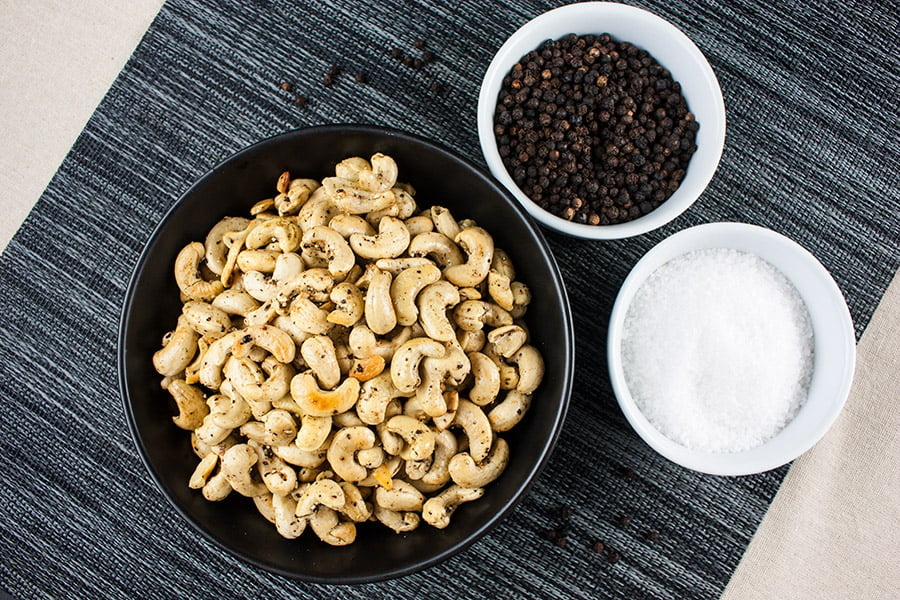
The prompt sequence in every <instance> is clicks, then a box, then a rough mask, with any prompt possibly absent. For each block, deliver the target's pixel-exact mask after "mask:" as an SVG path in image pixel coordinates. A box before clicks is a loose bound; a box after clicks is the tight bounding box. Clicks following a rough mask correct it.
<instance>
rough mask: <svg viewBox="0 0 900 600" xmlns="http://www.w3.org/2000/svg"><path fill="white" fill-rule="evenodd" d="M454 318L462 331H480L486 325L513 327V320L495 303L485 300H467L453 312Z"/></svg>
mask: <svg viewBox="0 0 900 600" xmlns="http://www.w3.org/2000/svg"><path fill="white" fill-rule="evenodd" d="M453 318H454V320H455V321H456V324H457V325H459V326H460V328H461V329H464V330H466V331H480V330H481V329H482V328H483V327H484V326H485V325H489V326H491V327H503V326H505V325H512V324H513V318H512V315H510V314H509V312H507V311H505V310H503V309H502V308H500V307H499V306H497V305H496V304H494V303H493V302H485V301H484V300H466V301H464V302H461V303H460V304H459V306H457V307H456V309H455V310H454V311H453Z"/></svg>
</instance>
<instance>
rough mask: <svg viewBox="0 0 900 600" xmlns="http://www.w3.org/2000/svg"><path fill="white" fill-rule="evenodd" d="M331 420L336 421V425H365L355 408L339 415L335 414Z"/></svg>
mask: <svg viewBox="0 0 900 600" xmlns="http://www.w3.org/2000/svg"><path fill="white" fill-rule="evenodd" d="M331 420H332V421H333V422H334V426H335V427H358V426H360V425H365V423H363V422H362V420H361V419H360V418H359V417H357V416H356V411H354V410H348V411H346V412H342V413H341V414H339V415H334V416H333V417H332V418H331Z"/></svg>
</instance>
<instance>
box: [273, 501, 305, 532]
mask: <svg viewBox="0 0 900 600" xmlns="http://www.w3.org/2000/svg"><path fill="white" fill-rule="evenodd" d="M272 508H273V518H274V521H275V528H276V529H277V530H278V533H280V534H281V535H282V536H283V537H286V538H287V539H289V540H293V539H296V538H298V537H300V536H301V535H302V534H303V532H304V531H306V524H307V522H308V521H309V519H306V518H300V517H297V514H296V512H297V501H296V500H294V498H293V497H292V496H290V495H284V496H279V495H274V496H272Z"/></svg>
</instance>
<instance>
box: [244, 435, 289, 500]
mask: <svg viewBox="0 0 900 600" xmlns="http://www.w3.org/2000/svg"><path fill="white" fill-rule="evenodd" d="M247 445H248V446H250V447H251V448H253V449H254V450H255V451H256V457H257V463H256V464H257V466H258V467H259V474H260V475H261V476H262V480H263V483H264V484H265V486H266V487H267V488H268V489H269V491H270V492H272V493H273V494H275V495H276V496H286V495H288V494H290V493H291V492H292V491H293V490H294V488H296V487H297V472H296V471H294V469H292V468H291V467H289V466H288V465H287V464H285V462H284V461H283V460H281V459H280V458H278V456H276V455H275V453H274V452H272V449H271V448H270V447H269V446H263V445H260V444H258V443H255V442H252V441H251V442H249V443H248V444H247Z"/></svg>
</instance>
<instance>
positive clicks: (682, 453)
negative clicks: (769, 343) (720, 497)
mask: <svg viewBox="0 0 900 600" xmlns="http://www.w3.org/2000/svg"><path fill="white" fill-rule="evenodd" d="M713 240H716V242H715V243H712V242H713ZM721 240H724V242H721ZM748 240H749V241H750V243H751V244H752V243H753V242H754V240H755V241H756V242H759V243H760V244H764V245H765V247H766V248H772V250H771V252H784V253H785V256H787V257H788V258H789V259H790V260H791V261H795V266H794V267H793V268H794V269H803V270H805V271H806V272H807V273H808V274H809V276H810V277H811V278H813V280H814V282H815V284H816V286H817V289H816V295H815V296H810V295H809V286H810V285H812V284H807V285H804V286H803V287H802V289H801V285H798V282H797V281H796V280H795V279H793V278H791V277H790V276H788V275H787V274H785V276H786V277H788V279H789V280H790V281H791V283H792V285H794V287H795V288H796V289H797V291H798V292H799V293H800V294H801V297H803V300H804V302H805V303H807V309H808V310H809V311H810V317H811V318H813V331H814V336H815V337H816V338H818V336H819V333H821V328H819V329H817V320H816V318H815V314H814V309H815V310H817V311H818V313H819V314H821V313H827V314H828V318H829V319H831V321H832V325H833V327H832V328H831V331H832V332H833V335H831V337H832V338H837V340H838V341H839V342H840V343H839V344H831V345H829V347H828V348H827V351H828V352H829V353H831V354H830V356H829V358H830V359H831V362H832V363H834V365H835V366H836V367H837V368H834V369H830V371H832V372H831V373H830V374H831V376H832V379H833V380H835V381H836V382H837V385H834V386H833V387H830V388H827V389H826V391H825V392H823V393H822V394H819V395H818V396H814V395H813V391H814V387H813V386H814V385H816V384H817V377H818V378H819V381H820V380H821V378H822V377H826V376H828V374H822V371H824V369H821V368H819V369H814V373H813V381H812V382H811V384H810V396H809V399H808V400H807V402H806V403H805V404H804V405H803V406H802V407H801V409H800V411H799V412H798V413H797V415H796V416H795V417H794V419H793V420H792V421H791V422H790V423H788V425H787V426H786V427H785V428H784V429H783V430H781V431H780V432H779V433H778V434H776V435H775V437H773V438H772V439H770V440H769V441H767V442H766V443H764V444H763V445H762V446H758V447H756V448H752V449H750V450H746V451H743V452H735V453H709V452H702V451H698V450H692V449H689V448H686V447H684V446H682V445H680V444H678V443H677V442H674V441H672V440H671V439H669V438H667V437H665V436H664V435H663V434H662V433H661V432H660V431H659V430H657V429H656V428H655V427H654V426H653V425H652V424H651V423H650V422H649V421H648V420H647V418H646V417H645V416H644V415H643V414H642V413H641V411H640V409H639V408H638V407H637V404H636V403H635V401H634V399H633V398H632V396H631V393H630V392H629V390H628V387H627V385H626V383H625V375H624V369H623V365H622V360H621V354H620V348H621V341H622V329H623V326H624V321H625V315H626V314H627V312H628V307H629V305H630V302H631V299H632V298H633V297H634V293H635V292H636V291H637V290H638V288H640V286H641V285H642V284H643V283H644V281H645V280H646V279H647V277H648V276H649V275H650V274H651V273H652V272H653V271H655V270H656V269H657V268H658V266H660V265H662V264H665V263H666V262H668V261H669V260H672V259H673V258H676V257H678V256H682V255H683V254H684V253H686V252H690V251H691V250H694V249H699V248H723V247H724V248H736V249H738V250H743V251H746V252H751V253H754V254H757V253H756V252H754V251H752V250H747V249H746V247H745V246H744V244H745V243H746V242H747V241H748ZM757 256H759V254H757ZM761 258H763V259H764V260H768V261H769V262H770V264H772V265H773V266H774V267H775V268H777V269H779V270H780V271H782V273H784V271H783V270H782V265H779V264H778V261H772V260H769V258H767V257H761ZM788 258H786V259H785V263H786V262H787V261H788ZM804 292H806V293H804ZM811 300H812V305H813V306H811ZM819 342H820V340H819V339H816V340H815V341H814V344H815V353H816V356H815V358H814V361H815V364H818V362H819V361H820V360H824V357H820V356H819V354H820V352H821V351H822V348H821V347H820V343H819ZM606 352H607V367H608V369H609V377H610V383H611V385H612V388H613V392H614V394H615V396H616V400H617V402H618V404H619V407H620V408H621V409H622V412H623V413H624V415H625V418H626V419H627V420H628V422H629V424H630V425H631V426H632V428H634V430H635V431H636V432H637V433H638V435H639V436H640V437H641V438H642V439H643V440H644V442H646V443H647V444H648V445H649V446H650V447H651V448H653V449H654V450H656V451H657V452H658V453H659V454H661V455H662V456H664V457H665V458H667V459H669V460H671V461H672V462H675V463H677V464H679V465H681V466H683V467H687V468H689V469H693V470H695V471H700V472H702V473H709V474H712V475H751V474H754V473H761V472H764V471H769V470H771V469H775V468H778V467H780V466H782V465H785V464H787V463H789V462H791V461H792V460H794V459H796V458H797V457H799V456H800V455H801V454H803V453H804V452H806V451H807V450H809V449H810V448H811V447H812V446H813V445H815V444H816V442H818V441H819V440H820V439H821V438H822V436H824V435H825V433H826V432H827V431H828V430H829V429H830V428H831V426H832V425H833V424H834V421H835V420H836V419H837V417H838V415H839V414H840V412H841V410H842V409H843V406H844V404H845V402H846V400H847V397H848V395H849V393H850V387H851V384H852V382H853V375H854V369H855V363H856V334H855V331H854V328H853V321H852V319H851V316H850V311H849V309H848V308H847V304H846V302H845V300H844V296H843V294H842V293H841V291H840V288H839V287H838V285H837V283H835V281H834V279H833V278H832V277H831V274H830V273H829V272H828V271H827V269H825V267H824V266H822V264H821V263H820V262H819V261H818V260H817V259H816V258H815V256H813V255H812V254H811V253H810V252H809V251H808V250H806V249H805V248H803V247H802V246H800V245H799V244H797V243H796V242H794V241H793V240H791V239H790V238H788V237H786V236H784V235H782V234H780V233H777V232H775V231H772V230H770V229H766V228H764V227H760V226H758V225H751V224H747V223H735V222H719V223H706V224H703V225H697V226H695V227H690V228H687V229H683V230H681V231H679V232H678V233H676V234H674V235H671V236H669V237H668V238H666V239H665V240H663V241H662V242H660V243H658V244H657V245H656V246H654V247H653V248H651V249H650V250H649V251H648V252H647V253H646V254H645V255H644V256H643V257H642V258H641V259H640V260H639V261H638V262H637V263H636V264H635V266H634V267H633V268H632V269H631V271H630V272H629V274H628V276H627V277H626V279H625V281H624V282H623V284H622V286H621V288H620V289H619V293H618V295H617V296H616V300H615V303H614V305H613V309H612V312H611V315H610V320H609V329H608V332H607V347H606ZM817 372H819V373H818V375H817ZM820 389H822V385H821V384H820V385H817V387H816V388H815V390H816V391H818V390H820ZM816 405H821V406H816ZM810 407H811V408H810ZM819 409H821V410H820V411H819V412H816V411H817V410H819ZM801 415H806V417H808V418H806V421H811V423H807V424H808V426H807V427H806V431H805V433H804V432H803V431H801V430H800V429H799V428H797V427H792V426H793V425H794V424H795V423H797V422H798V419H800V417H801ZM801 434H802V435H801ZM773 448H776V449H777V450H778V451H777V452H773V451H772V449H773Z"/></svg>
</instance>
